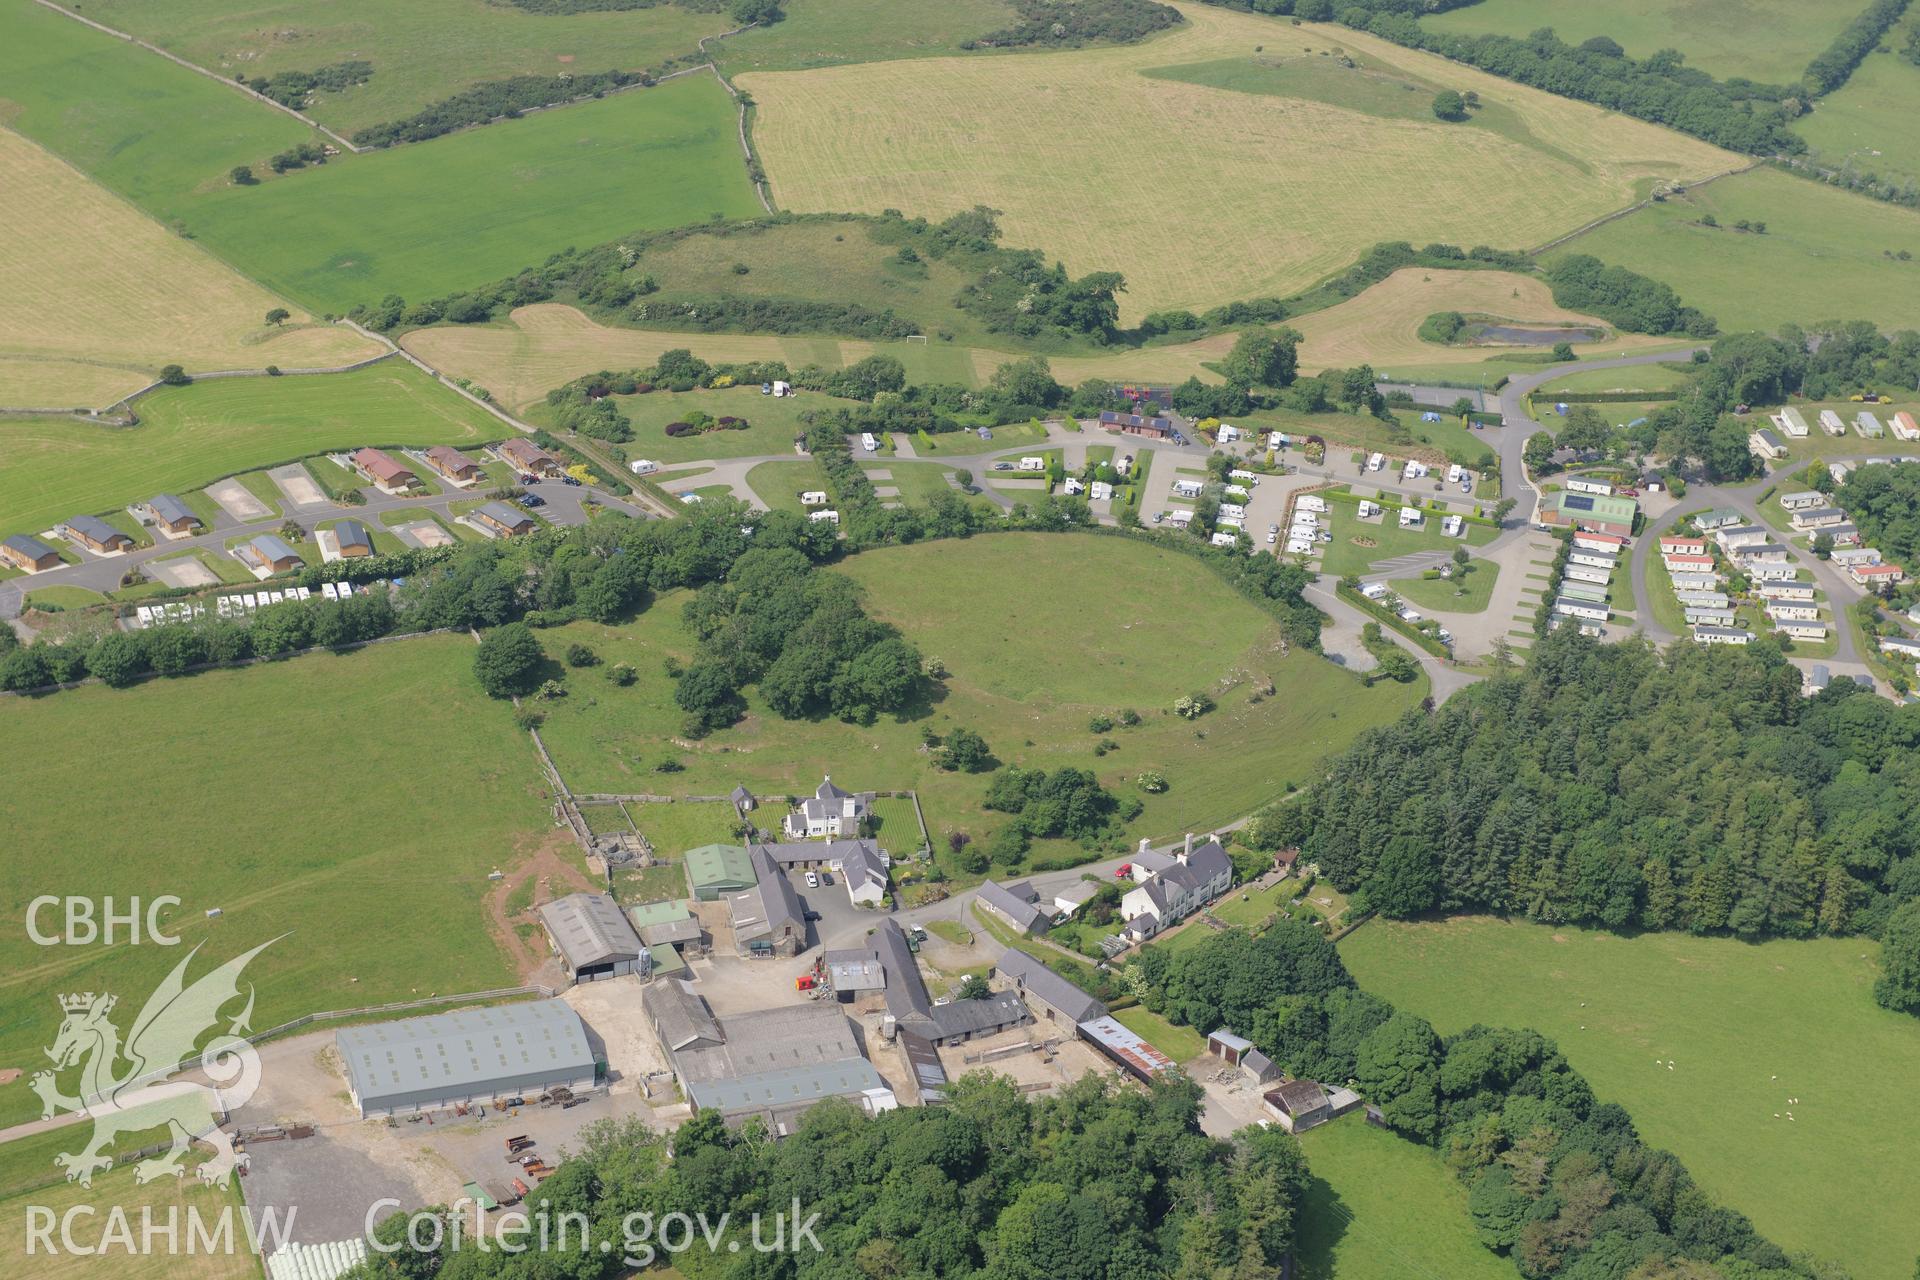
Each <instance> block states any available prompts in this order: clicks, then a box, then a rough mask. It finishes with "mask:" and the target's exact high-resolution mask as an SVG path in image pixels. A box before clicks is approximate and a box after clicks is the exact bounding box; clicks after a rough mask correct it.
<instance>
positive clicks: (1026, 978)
mask: <svg viewBox="0 0 1920 1280" xmlns="http://www.w3.org/2000/svg"><path fill="white" fill-rule="evenodd" d="M994 972H996V973H997V974H999V975H1000V976H1001V977H1002V978H1005V979H1006V980H1007V981H1008V982H1010V983H1012V984H1013V988H1014V990H1016V991H1018V992H1019V993H1020V994H1021V995H1023V996H1025V997H1026V998H1027V999H1028V1000H1029V1001H1030V1002H1031V1003H1032V1005H1033V1007H1034V1009H1035V1011H1036V1012H1038V1013H1039V1015H1040V1016H1041V1017H1043V1018H1045V1019H1046V1020H1047V1021H1048V1022H1054V1023H1064V1024H1065V1025H1067V1026H1069V1027H1073V1026H1078V1025H1079V1024H1081V1023H1083V1022H1091V1021H1092V1020H1094V1019H1095V1018H1101V1017H1105V1016H1106V1012H1107V1006H1106V1005H1104V1004H1102V1003H1100V1001H1099V1000H1097V999H1095V998H1094V997H1093V996H1090V995H1088V994H1087V993H1086V992H1084V991H1082V990H1081V989H1080V988H1079V987H1076V986H1075V985H1074V984H1073V983H1071V982H1069V981H1067V980H1066V979H1065V978H1063V977H1061V976H1060V975H1059V974H1057V973H1055V972H1054V971H1053V970H1051V969H1049V968H1047V966H1046V965H1044V964H1042V963H1041V962H1040V961H1039V960H1037V959H1035V958H1034V957H1033V956H1031V955H1029V954H1027V953H1026V952H1025V951H1022V950H1020V949H1019V948H1018V947H1008V948H1007V949H1006V951H1005V952H1003V953H1002V954H1001V956H1000V959H999V961H998V962H997V963H996V964H995V965H994Z"/></svg>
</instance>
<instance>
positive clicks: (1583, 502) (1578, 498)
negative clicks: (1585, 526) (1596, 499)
mask: <svg viewBox="0 0 1920 1280" xmlns="http://www.w3.org/2000/svg"><path fill="white" fill-rule="evenodd" d="M1560 505H1561V506H1563V507H1571V508H1573V509H1574V510H1575V511H1591V510H1593V495H1591V494H1586V493H1570V494H1568V495H1567V496H1566V497H1564V498H1562V499H1561V500H1560Z"/></svg>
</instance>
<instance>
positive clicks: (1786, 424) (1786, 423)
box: [1768, 405, 1807, 440]
mask: <svg viewBox="0 0 1920 1280" xmlns="http://www.w3.org/2000/svg"><path fill="white" fill-rule="evenodd" d="M1768 416H1769V417H1771V418H1772V420H1773V425H1774V426H1776V427H1778V428H1780V432H1781V434H1782V435H1786V436H1791V437H1793V438H1794V439H1796V440H1798V439H1801V438H1803V437H1805V435H1806V434H1807V419H1806V416H1805V415H1804V414H1802V413H1801V412H1800V411H1799V410H1798V409H1796V408H1794V407H1793V406H1792V405H1788V406H1786V407H1785V408H1784V409H1782V410H1780V412H1778V413H1775V414H1770V415H1768Z"/></svg>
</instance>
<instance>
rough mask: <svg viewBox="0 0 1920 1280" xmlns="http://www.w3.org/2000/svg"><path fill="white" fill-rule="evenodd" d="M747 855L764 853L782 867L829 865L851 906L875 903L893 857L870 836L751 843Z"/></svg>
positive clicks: (881, 893) (883, 893) (883, 892)
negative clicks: (841, 881) (843, 884)
mask: <svg viewBox="0 0 1920 1280" xmlns="http://www.w3.org/2000/svg"><path fill="white" fill-rule="evenodd" d="M747 852H748V853H749V855H751V854H753V853H755V852H759V853H764V854H766V855H767V856H768V857H769V858H771V859H773V861H774V862H775V863H776V864H777V865H778V866H779V867H780V868H781V869H782V870H783V871H791V870H794V869H796V868H798V869H802V870H805V869H809V868H814V869H817V868H821V867H825V868H830V869H831V870H834V871H838V872H840V873H841V874H842V875H843V876H844V877H845V878H846V882H847V896H848V897H850V898H852V899H853V902H854V905H855V906H878V905H879V904H880V903H881V902H882V901H883V900H885V898H886V896H887V883H888V882H887V868H888V867H891V866H892V865H893V859H892V858H891V857H889V856H888V854H887V851H886V850H885V849H882V848H881V847H880V846H879V845H878V844H876V843H874V842H873V841H872V840H858V839H854V840H803V841H796V842H791V843H781V844H768V843H759V844H755V845H752V846H751V847H750V848H749V849H748V851H747Z"/></svg>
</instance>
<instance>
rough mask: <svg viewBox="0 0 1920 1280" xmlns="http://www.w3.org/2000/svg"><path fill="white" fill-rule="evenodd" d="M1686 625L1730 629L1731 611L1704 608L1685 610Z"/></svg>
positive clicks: (1731, 621)
mask: <svg viewBox="0 0 1920 1280" xmlns="http://www.w3.org/2000/svg"><path fill="white" fill-rule="evenodd" d="M1686 615H1687V625H1688V626H1690V627H1701V626H1708V627H1730V626H1732V625H1733V610H1731V609H1711V608H1706V607H1704V606H1700V607H1695V608H1689V609H1687V610H1686Z"/></svg>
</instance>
